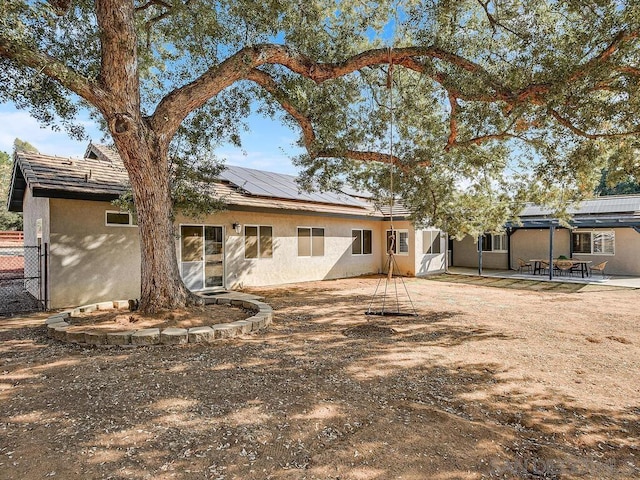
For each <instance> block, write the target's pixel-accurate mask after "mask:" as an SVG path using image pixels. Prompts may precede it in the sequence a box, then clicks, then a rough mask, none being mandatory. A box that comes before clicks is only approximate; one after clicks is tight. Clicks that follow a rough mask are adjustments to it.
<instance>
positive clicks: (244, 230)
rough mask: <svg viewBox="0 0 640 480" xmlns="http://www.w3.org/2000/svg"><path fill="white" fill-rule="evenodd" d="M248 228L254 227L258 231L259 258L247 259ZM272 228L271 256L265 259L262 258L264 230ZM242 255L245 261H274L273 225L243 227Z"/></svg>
mask: <svg viewBox="0 0 640 480" xmlns="http://www.w3.org/2000/svg"><path fill="white" fill-rule="evenodd" d="M247 227H254V228H257V229H258V256H257V257H247ZM263 227H266V228H270V229H271V256H270V257H263V256H262V240H261V239H262V235H261V231H262V228H263ZM242 240H243V246H242V255H243V257H244V259H245V260H273V225H243V227H242Z"/></svg>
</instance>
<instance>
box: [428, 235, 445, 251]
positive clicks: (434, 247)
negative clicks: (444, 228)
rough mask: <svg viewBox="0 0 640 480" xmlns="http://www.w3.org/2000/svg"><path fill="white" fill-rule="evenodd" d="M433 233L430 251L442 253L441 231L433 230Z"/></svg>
mask: <svg viewBox="0 0 640 480" xmlns="http://www.w3.org/2000/svg"><path fill="white" fill-rule="evenodd" d="M434 233H435V235H434ZM431 235H432V238H433V241H432V242H431V252H430V253H433V254H437V253H442V252H441V251H440V232H431Z"/></svg>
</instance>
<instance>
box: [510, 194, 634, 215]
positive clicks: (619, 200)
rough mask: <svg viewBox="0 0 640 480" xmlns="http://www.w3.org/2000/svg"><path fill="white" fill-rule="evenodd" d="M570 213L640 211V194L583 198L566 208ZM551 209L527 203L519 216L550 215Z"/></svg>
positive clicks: (589, 213) (588, 213)
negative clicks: (575, 204)
mask: <svg viewBox="0 0 640 480" xmlns="http://www.w3.org/2000/svg"><path fill="white" fill-rule="evenodd" d="M567 211H568V213H570V214H571V215H591V214H599V213H623V212H638V211H640V196H629V197H615V196H611V197H599V198H594V199H590V200H585V201H583V202H582V203H580V204H578V205H577V206H575V207H571V208H569V209H568V210H567ZM551 213H552V212H551V210H549V209H548V208H545V207H541V206H539V205H528V206H527V207H525V208H524V210H523V211H522V213H521V215H520V216H521V217H533V216H541V215H551Z"/></svg>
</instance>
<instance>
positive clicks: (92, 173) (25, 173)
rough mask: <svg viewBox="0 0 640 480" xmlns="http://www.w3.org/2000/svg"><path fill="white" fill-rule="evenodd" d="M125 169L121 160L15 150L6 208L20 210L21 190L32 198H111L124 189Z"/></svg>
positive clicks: (126, 181) (22, 195) (126, 177)
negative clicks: (58, 155)
mask: <svg viewBox="0 0 640 480" xmlns="http://www.w3.org/2000/svg"><path fill="white" fill-rule="evenodd" d="M127 183H128V176H127V171H126V170H125V168H124V166H123V165H122V162H120V161H118V162H113V161H107V160H102V159H98V158H88V157H85V158H81V159H74V158H67V157H55V156H51V155H42V154H40V153H26V152H17V153H16V155H15V157H14V166H13V175H12V180H11V188H10V190H9V199H8V208H9V210H10V211H14V212H20V211H22V206H23V205H22V203H23V199H24V193H25V191H26V189H27V188H29V189H31V192H32V194H33V196H34V197H50V198H79V199H90V200H105V201H107V200H114V199H116V198H118V196H119V195H120V194H121V193H122V192H124V191H125V190H126V188H127V187H126V185H127Z"/></svg>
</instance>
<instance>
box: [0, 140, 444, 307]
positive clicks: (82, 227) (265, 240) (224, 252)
mask: <svg viewBox="0 0 640 480" xmlns="http://www.w3.org/2000/svg"><path fill="white" fill-rule="evenodd" d="M126 182H127V174H126V171H125V169H124V167H123V165H122V162H121V160H120V158H119V157H118V155H117V154H116V153H115V152H114V151H113V150H111V149H109V148H107V147H104V146H102V145H95V144H90V145H89V147H88V149H87V152H86V154H85V157H84V158H82V159H69V158H60V157H52V156H46V155H40V154H33V153H18V154H17V155H16V157H15V163H14V171H13V175H12V180H11V188H10V192H9V203H8V206H9V210H11V211H16V212H23V216H24V232H25V233H24V235H25V245H37V244H43V245H45V244H46V245H47V246H48V251H49V260H48V264H49V265H48V272H47V282H46V283H47V285H46V287H47V289H48V290H47V291H48V299H49V307H50V308H59V307H66V306H70V305H81V304H85V303H89V302H96V301H101V300H109V299H115V298H119V299H129V298H136V297H138V296H139V294H140V249H139V239H138V228H137V226H136V222H135V218H134V217H133V216H132V215H130V214H129V213H127V212H120V211H118V210H117V209H116V208H115V207H114V206H113V205H112V204H111V203H110V202H111V201H112V200H114V199H116V198H117V197H118V196H119V195H120V193H121V192H123V191H124V189H125V185H126ZM214 187H215V191H216V193H217V194H218V195H220V196H221V197H223V198H224V199H225V201H226V203H227V205H228V208H227V210H224V211H221V212H218V213H216V214H213V215H210V216H208V217H206V218H205V219H204V220H197V221H196V220H194V219H191V218H186V217H184V216H182V215H181V214H179V213H178V215H177V216H176V221H175V227H176V251H177V256H178V262H179V267H180V272H181V275H182V278H183V279H184V281H185V284H186V285H187V286H188V287H189V288H190V289H191V290H193V291H198V290H204V289H210V288H213V289H215V288H231V289H233V288H241V287H243V286H261V285H276V284H284V283H292V282H300V281H309V280H323V279H333V278H343V277H351V276H357V275H362V274H368V273H378V272H381V271H383V270H384V268H385V265H386V262H387V255H386V250H387V241H388V240H387V237H388V235H389V231H390V229H391V222H390V216H389V212H386V213H385V212H381V211H379V210H376V209H375V208H374V207H373V204H372V203H371V201H370V199H369V198H366V196H359V195H358V194H355V193H354V192H351V191H350V192H349V193H350V194H346V193H345V194H336V193H331V192H324V193H304V192H300V191H299V189H298V186H297V184H296V182H295V177H292V176H290V175H282V174H277V173H270V172H263V171H259V170H253V169H249V168H242V167H234V166H228V167H227V168H226V169H225V170H224V171H223V172H222V173H221V174H220V180H219V182H216V183H215V185H214ZM405 213H406V212H405ZM393 220H394V221H393V228H394V229H395V230H396V231H397V234H398V241H397V245H396V255H395V259H396V262H397V264H398V270H399V273H401V274H403V275H409V276H422V275H427V274H430V273H437V272H442V271H444V269H445V259H444V252H445V240H444V235H442V234H441V232H440V231H438V230H435V229H426V230H416V229H414V228H413V226H412V225H411V223H410V222H409V221H408V220H406V218H405V216H404V215H403V214H402V212H400V211H394V216H393Z"/></svg>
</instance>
